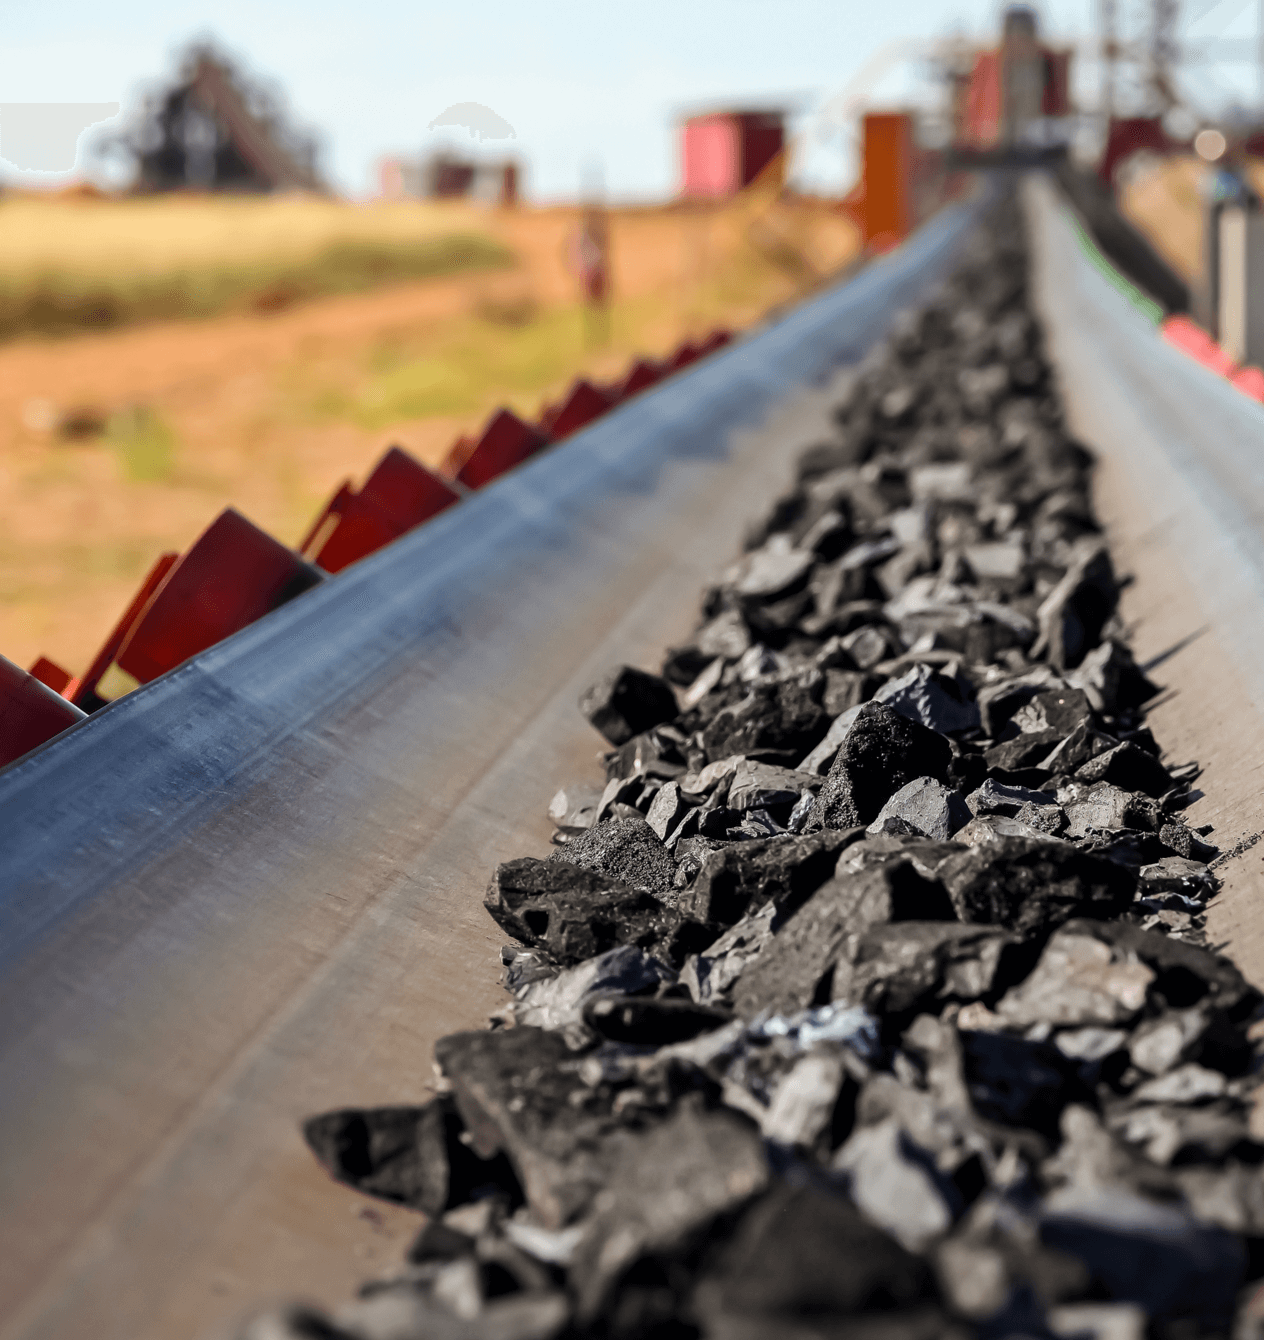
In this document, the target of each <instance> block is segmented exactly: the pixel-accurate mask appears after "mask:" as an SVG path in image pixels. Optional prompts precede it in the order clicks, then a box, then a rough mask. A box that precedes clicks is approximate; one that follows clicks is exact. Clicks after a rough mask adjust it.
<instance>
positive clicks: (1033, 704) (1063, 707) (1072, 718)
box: [1010, 686, 1093, 739]
mask: <svg viewBox="0 0 1264 1340" xmlns="http://www.w3.org/2000/svg"><path fill="white" fill-rule="evenodd" d="M1092 717H1093V709H1092V705H1091V704H1090V703H1089V700H1088V697H1087V695H1086V694H1085V693H1084V692H1083V691H1082V690H1080V689H1073V688H1068V687H1065V686H1064V687H1059V688H1048V689H1041V690H1040V692H1038V693H1037V694H1035V695H1034V696H1033V697H1032V698H1030V699H1029V700H1028V701H1027V702H1025V703H1024V704H1023V705H1022V706H1021V707H1020V708H1019V709H1018V710H1017V711H1016V712H1015V713H1014V714H1013V715H1012V716H1011V717H1010V725H1011V726H1012V727H1013V728H1016V729H1017V730H1018V731H1019V733H1020V734H1023V735H1033V734H1038V733H1040V732H1042V731H1053V732H1056V733H1057V734H1059V735H1061V736H1062V737H1063V738H1064V739H1065V738H1066V737H1067V736H1069V735H1071V734H1073V733H1074V732H1075V731H1077V730H1079V729H1080V728H1081V727H1090V726H1091V725H1092Z"/></svg>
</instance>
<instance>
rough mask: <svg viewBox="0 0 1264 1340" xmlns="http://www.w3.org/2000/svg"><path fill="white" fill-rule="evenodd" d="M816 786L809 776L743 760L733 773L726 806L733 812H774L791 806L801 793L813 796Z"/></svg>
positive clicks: (817, 779)
mask: <svg viewBox="0 0 1264 1340" xmlns="http://www.w3.org/2000/svg"><path fill="white" fill-rule="evenodd" d="M820 786H821V779H820V778H819V777H817V776H815V775H814V774H812V773H808V772H796V771H795V770H794V769H792V768H779V767H777V766H776V765H775V764H772V763H757V762H755V760H753V759H749V758H744V759H742V760H741V762H739V763H738V765H737V767H736V768H735V769H734V770H733V780H732V782H731V783H730V785H729V793H728V804H729V808H730V809H734V810H761V809H776V808H777V807H778V806H783V805H795V804H796V803H797V802H798V800H799V797H800V796H801V795H802V794H803V792H804V791H811V792H813V793H815V792H816V791H818V790H819V789H820Z"/></svg>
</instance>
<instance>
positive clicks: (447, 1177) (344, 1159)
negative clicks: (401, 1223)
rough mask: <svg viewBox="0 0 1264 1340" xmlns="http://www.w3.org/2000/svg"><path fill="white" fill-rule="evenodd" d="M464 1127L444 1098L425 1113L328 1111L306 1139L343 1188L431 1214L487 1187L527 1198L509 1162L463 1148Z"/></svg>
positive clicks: (311, 1122)
mask: <svg viewBox="0 0 1264 1340" xmlns="http://www.w3.org/2000/svg"><path fill="white" fill-rule="evenodd" d="M464 1129H465V1128H464V1126H463V1124H462V1121H461V1118H460V1116H459V1115H458V1113H457V1109H456V1105H455V1104H454V1103H453V1102H452V1100H451V1098H449V1097H446V1096H442V1095H441V1096H440V1097H438V1098H435V1099H432V1100H431V1101H430V1102H429V1103H427V1104H425V1105H424V1106H423V1107H379V1108H368V1109H361V1108H343V1109H340V1110H339V1111H336V1112H325V1113H322V1114H321V1115H320V1116H316V1117H309V1118H308V1119H307V1120H306V1121H305V1122H304V1123H303V1138H304V1139H305V1140H306V1141H307V1144H308V1147H309V1148H310V1149H311V1151H312V1153H313V1154H315V1155H316V1157H317V1159H318V1160H319V1161H320V1163H321V1165H322V1166H323V1167H324V1168H325V1170H326V1171H327V1172H328V1173H329V1174H330V1176H331V1177H334V1178H335V1179H337V1180H338V1181H339V1182H345V1183H346V1184H347V1185H348V1186H353V1187H355V1189H356V1190H357V1191H362V1192H364V1193H365V1195H369V1196H378V1197H380V1198H381V1199H382V1200H389V1201H394V1202H396V1203H397V1204H399V1205H407V1206H408V1207H409V1208H410V1209H414V1210H422V1211H424V1212H425V1213H426V1214H429V1215H438V1214H442V1213H443V1212H444V1211H445V1210H449V1209H452V1208H453V1207H454V1206H457V1205H463V1204H465V1203H466V1202H467V1201H468V1200H470V1199H471V1198H472V1197H473V1196H474V1195H475V1194H476V1193H479V1192H485V1191H487V1190H489V1189H490V1190H496V1191H502V1192H504V1193H505V1194H506V1195H508V1196H509V1197H511V1198H512V1199H514V1200H521V1191H520V1190H519V1187H518V1182H517V1178H516V1177H515V1175H514V1173H513V1170H512V1169H511V1168H510V1166H509V1164H508V1163H507V1161H506V1160H505V1159H504V1158H503V1157H502V1156H499V1155H496V1154H492V1155H490V1156H488V1157H484V1158H480V1157H479V1156H478V1155H477V1154H476V1153H475V1152H474V1151H473V1150H472V1149H470V1148H469V1147H468V1146H467V1145H466V1144H465V1143H464V1142H463V1140H462V1135H463V1134H464Z"/></svg>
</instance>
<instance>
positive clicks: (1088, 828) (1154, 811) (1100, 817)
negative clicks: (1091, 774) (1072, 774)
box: [1060, 782, 1164, 837]
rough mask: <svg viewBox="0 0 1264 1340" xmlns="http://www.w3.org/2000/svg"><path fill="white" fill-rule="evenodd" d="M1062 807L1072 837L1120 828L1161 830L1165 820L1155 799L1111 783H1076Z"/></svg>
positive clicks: (1143, 830)
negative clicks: (1121, 788)
mask: <svg viewBox="0 0 1264 1340" xmlns="http://www.w3.org/2000/svg"><path fill="white" fill-rule="evenodd" d="M1060 794H1061V793H1060ZM1062 808H1063V809H1064V810H1065V811H1066V817H1067V835H1068V836H1069V837H1085V836H1087V835H1088V834H1090V833H1102V832H1112V831H1114V830H1117V829H1120V828H1133V829H1136V830H1138V831H1139V832H1147V833H1157V832H1158V830H1159V829H1160V828H1161V827H1162V826H1163V822H1164V819H1163V813H1162V811H1161V810H1160V809H1159V807H1158V805H1157V804H1155V802H1154V801H1153V800H1151V799H1149V798H1148V797H1146V796H1134V795H1133V794H1132V793H1131V792H1128V791H1123V790H1120V788H1119V787H1117V786H1112V785H1111V784H1110V783H1109V782H1094V783H1093V784H1092V785H1090V786H1083V785H1077V786H1075V787H1074V788H1073V789H1072V790H1071V791H1070V793H1069V797H1068V799H1067V800H1065V801H1064V802H1063V804H1062Z"/></svg>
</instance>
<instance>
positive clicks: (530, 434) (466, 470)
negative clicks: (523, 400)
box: [457, 409, 548, 489]
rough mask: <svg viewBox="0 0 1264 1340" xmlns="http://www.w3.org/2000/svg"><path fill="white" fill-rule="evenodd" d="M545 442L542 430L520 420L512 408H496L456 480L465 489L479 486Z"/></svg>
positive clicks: (538, 448) (518, 461) (509, 467)
mask: <svg viewBox="0 0 1264 1340" xmlns="http://www.w3.org/2000/svg"><path fill="white" fill-rule="evenodd" d="M547 442H548V438H547V437H546V436H545V435H544V434H543V433H541V432H540V431H539V430H538V429H536V428H533V427H532V426H531V425H530V424H529V423H523V421H522V420H521V419H520V418H519V417H518V416H517V415H516V414H515V413H514V412H513V411H512V410H508V409H501V410H497V411H496V413H495V414H494V415H493V417H492V421H491V422H490V423H489V424H488V425H487V427H486V428H484V429H483V435H482V436H481V437H480V438H479V439H478V442H477V443H476V444H475V447H474V450H473V451H472V452H470V456H469V459H468V460H467V461H466V462H465V464H464V465H463V466H462V467H461V470H460V473H459V474H458V475H457V481H458V482H459V483H461V484H464V485H465V487H466V488H467V489H478V488H482V487H483V485H484V484H487V483H490V482H491V481H492V480H493V479H495V478H496V476H497V475H503V474H504V473H505V471H506V470H512V469H513V467H514V466H515V465H521V464H522V462H523V461H525V460H526V459H527V457H528V456H532V455H534V454H535V453H536V452H537V451H539V450H540V448H541V447H543V446H544V445H545V444H546V443H547Z"/></svg>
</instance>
